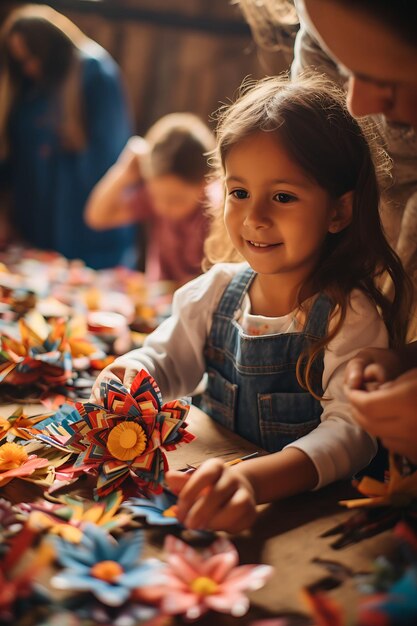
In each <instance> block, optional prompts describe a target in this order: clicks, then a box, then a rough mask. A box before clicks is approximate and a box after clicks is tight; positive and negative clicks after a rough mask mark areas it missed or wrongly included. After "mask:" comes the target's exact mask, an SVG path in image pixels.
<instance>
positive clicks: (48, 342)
mask: <svg viewBox="0 0 417 626" xmlns="http://www.w3.org/2000/svg"><path fill="white" fill-rule="evenodd" d="M19 331H20V338H18V339H16V338H13V337H8V336H6V335H2V336H1V350H0V384H1V383H8V384H11V385H26V384H30V383H35V382H42V383H46V384H48V385H58V384H62V383H64V382H65V381H66V380H68V379H69V378H70V377H71V371H72V359H71V353H70V350H69V346H68V342H67V340H66V337H65V323H64V322H56V323H54V324H53V325H52V327H50V326H49V325H48V324H47V323H46V321H45V320H44V318H43V317H42V316H40V315H37V314H36V315H35V314H34V313H33V314H30V315H29V316H28V318H27V319H20V320H19Z"/></svg>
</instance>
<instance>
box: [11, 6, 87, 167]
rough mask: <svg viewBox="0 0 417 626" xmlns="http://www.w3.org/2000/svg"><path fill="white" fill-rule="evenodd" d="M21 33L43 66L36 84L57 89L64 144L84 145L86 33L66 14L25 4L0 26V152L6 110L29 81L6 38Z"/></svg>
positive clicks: (71, 147)
mask: <svg viewBox="0 0 417 626" xmlns="http://www.w3.org/2000/svg"><path fill="white" fill-rule="evenodd" d="M13 35H19V36H20V37H21V38H22V40H23V41H24V43H25V45H26V46H27V48H28V50H29V52H30V53H31V54H32V55H33V56H34V57H35V58H37V59H38V60H39V62H40V66H41V76H40V79H39V82H40V86H41V87H42V88H43V89H45V91H46V92H49V93H51V94H54V93H56V94H57V96H58V102H59V122H58V132H59V135H60V138H61V142H62V144H63V145H65V147H66V148H68V149H70V150H71V149H72V150H79V149H82V148H83V147H84V146H85V141H86V134H85V129H84V126H83V112H82V102H81V85H80V67H79V57H78V54H77V50H80V49H81V48H82V47H83V46H85V45H86V43H87V42H88V41H89V39H88V38H87V37H86V36H85V35H84V34H83V33H82V32H81V31H80V30H79V28H78V27H77V26H76V25H75V24H73V22H71V21H70V20H69V19H68V18H66V17H65V16H64V15H61V14H60V13H58V12H57V11H55V10H54V9H52V8H51V7H49V6H46V5H35V4H34V5H25V6H23V7H21V8H18V9H16V10H14V11H12V12H11V13H10V15H9V16H8V17H7V19H6V20H5V22H4V24H3V26H2V28H1V30H0V58H2V59H3V62H2V71H1V76H0V156H2V157H3V158H4V157H6V156H7V154H8V151H9V138H8V124H9V119H10V114H11V112H12V110H13V107H14V105H15V104H16V102H17V101H18V99H19V97H20V96H21V94H22V92H23V91H24V89H25V85H26V84H27V78H25V76H24V73H23V72H22V70H21V67H20V65H19V63H18V62H17V61H15V59H14V58H13V56H12V54H11V52H10V48H9V40H10V37H11V36H13Z"/></svg>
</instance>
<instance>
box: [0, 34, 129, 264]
mask: <svg viewBox="0 0 417 626" xmlns="http://www.w3.org/2000/svg"><path fill="white" fill-rule="evenodd" d="M91 48H92V50H91V51H90V50H89V51H88V53H87V52H82V53H81V55H80V59H81V87H82V100H83V107H84V114H85V121H86V129H87V146H86V147H85V149H83V150H82V151H79V152H74V151H68V150H65V149H64V148H63V147H62V146H61V145H60V138H59V136H58V133H57V124H56V117H57V116H56V107H57V99H56V97H54V95H51V94H46V93H45V92H44V91H41V90H40V89H39V88H38V87H35V86H34V85H28V86H27V88H26V89H25V91H24V92H23V94H22V96H21V97H20V98H19V100H18V102H17V104H16V106H15V107H14V109H13V111H12V114H11V119H10V127H9V131H10V135H9V136H10V145H11V151H10V158H9V161H8V163H7V164H3V166H4V167H5V168H7V172H8V184H9V185H10V187H11V191H12V201H13V213H12V219H13V223H14V226H15V227H16V228H17V230H18V232H19V234H20V235H21V236H22V238H23V239H24V240H25V241H26V242H27V243H29V244H30V245H32V246H35V247H37V248H43V249H52V250H57V251H58V252H60V253H61V254H63V255H64V256H66V257H67V258H69V259H74V258H80V259H83V260H84V261H85V262H86V263H87V264H88V265H89V266H90V267H93V268H96V269H100V268H105V267H112V266H115V265H118V264H122V265H127V266H130V267H133V266H134V263H135V248H136V244H135V228H134V227H131V226H129V227H123V228H117V229H112V230H107V231H104V232H97V231H94V230H92V229H90V228H88V226H87V225H86V224H85V222H84V218H83V213H84V207H85V203H86V200H87V198H88V195H89V193H90V192H91V190H92V188H93V187H94V185H95V184H96V183H97V182H98V181H99V180H100V178H101V177H102V176H103V175H104V174H105V173H106V171H107V170H108V168H109V167H110V166H111V165H112V164H113V163H114V162H115V161H116V159H117V157H118V156H119V154H120V152H121V150H122V148H123V147H124V145H125V144H126V141H127V140H128V138H129V136H130V135H131V132H130V131H131V129H130V120H129V115H128V113H127V109H126V103H125V98H124V94H123V89H122V85H121V81H120V75H119V70H118V67H117V65H116V64H115V62H114V61H113V60H112V58H111V57H110V56H109V55H108V54H107V53H106V52H105V50H103V49H102V48H101V47H100V46H98V45H94V46H91Z"/></svg>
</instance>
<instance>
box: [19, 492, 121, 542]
mask: <svg viewBox="0 0 417 626" xmlns="http://www.w3.org/2000/svg"><path fill="white" fill-rule="evenodd" d="M121 502H122V494H121V493H120V492H113V493H112V494H110V495H109V496H108V497H107V498H104V499H103V500H100V502H95V503H90V502H88V501H86V500H80V499H75V498H71V497H70V496H62V497H61V498H60V499H59V501H58V502H57V503H54V504H52V503H51V502H48V501H46V500H43V501H41V502H35V503H34V504H32V505H31V507H30V508H31V513H30V516H29V524H30V525H31V527H32V528H36V529H38V530H42V531H46V532H47V533H50V534H53V535H58V536H59V537H62V538H63V539H65V540H66V541H69V542H71V543H79V542H80V541H81V539H82V536H83V529H84V528H85V526H86V525H87V524H94V525H95V526H100V527H101V528H102V529H103V530H104V531H106V532H111V531H112V530H114V529H116V528H121V527H123V526H125V525H126V524H128V523H129V522H130V521H131V516H130V515H129V514H127V513H118V509H119V507H120V505H121Z"/></svg>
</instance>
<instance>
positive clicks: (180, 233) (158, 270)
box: [131, 185, 212, 284]
mask: <svg viewBox="0 0 417 626" xmlns="http://www.w3.org/2000/svg"><path fill="white" fill-rule="evenodd" d="M210 187H211V185H210ZM210 195H212V194H211V193H210ZM131 202H132V205H133V206H134V210H135V213H136V216H137V221H138V222H146V223H147V226H148V232H147V237H146V241H147V244H146V245H147V251H146V266H145V269H146V276H147V278H148V279H149V281H151V282H153V281H162V280H169V281H175V282H176V283H177V284H184V283H186V282H188V281H189V280H191V279H193V278H195V277H196V276H198V275H199V274H201V271H202V270H201V261H202V259H203V246H204V240H205V238H206V236H207V233H208V223H209V218H208V217H207V215H206V207H205V206H204V204H203V203H200V204H198V205H197V206H196V208H195V210H194V212H193V213H191V214H190V215H187V217H185V218H184V219H181V220H170V219H169V218H168V217H162V216H159V215H157V214H156V213H155V211H154V209H153V206H152V201H151V199H150V197H149V194H148V193H147V190H146V185H140V186H138V187H137V188H135V189H134V190H132V195H131Z"/></svg>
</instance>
